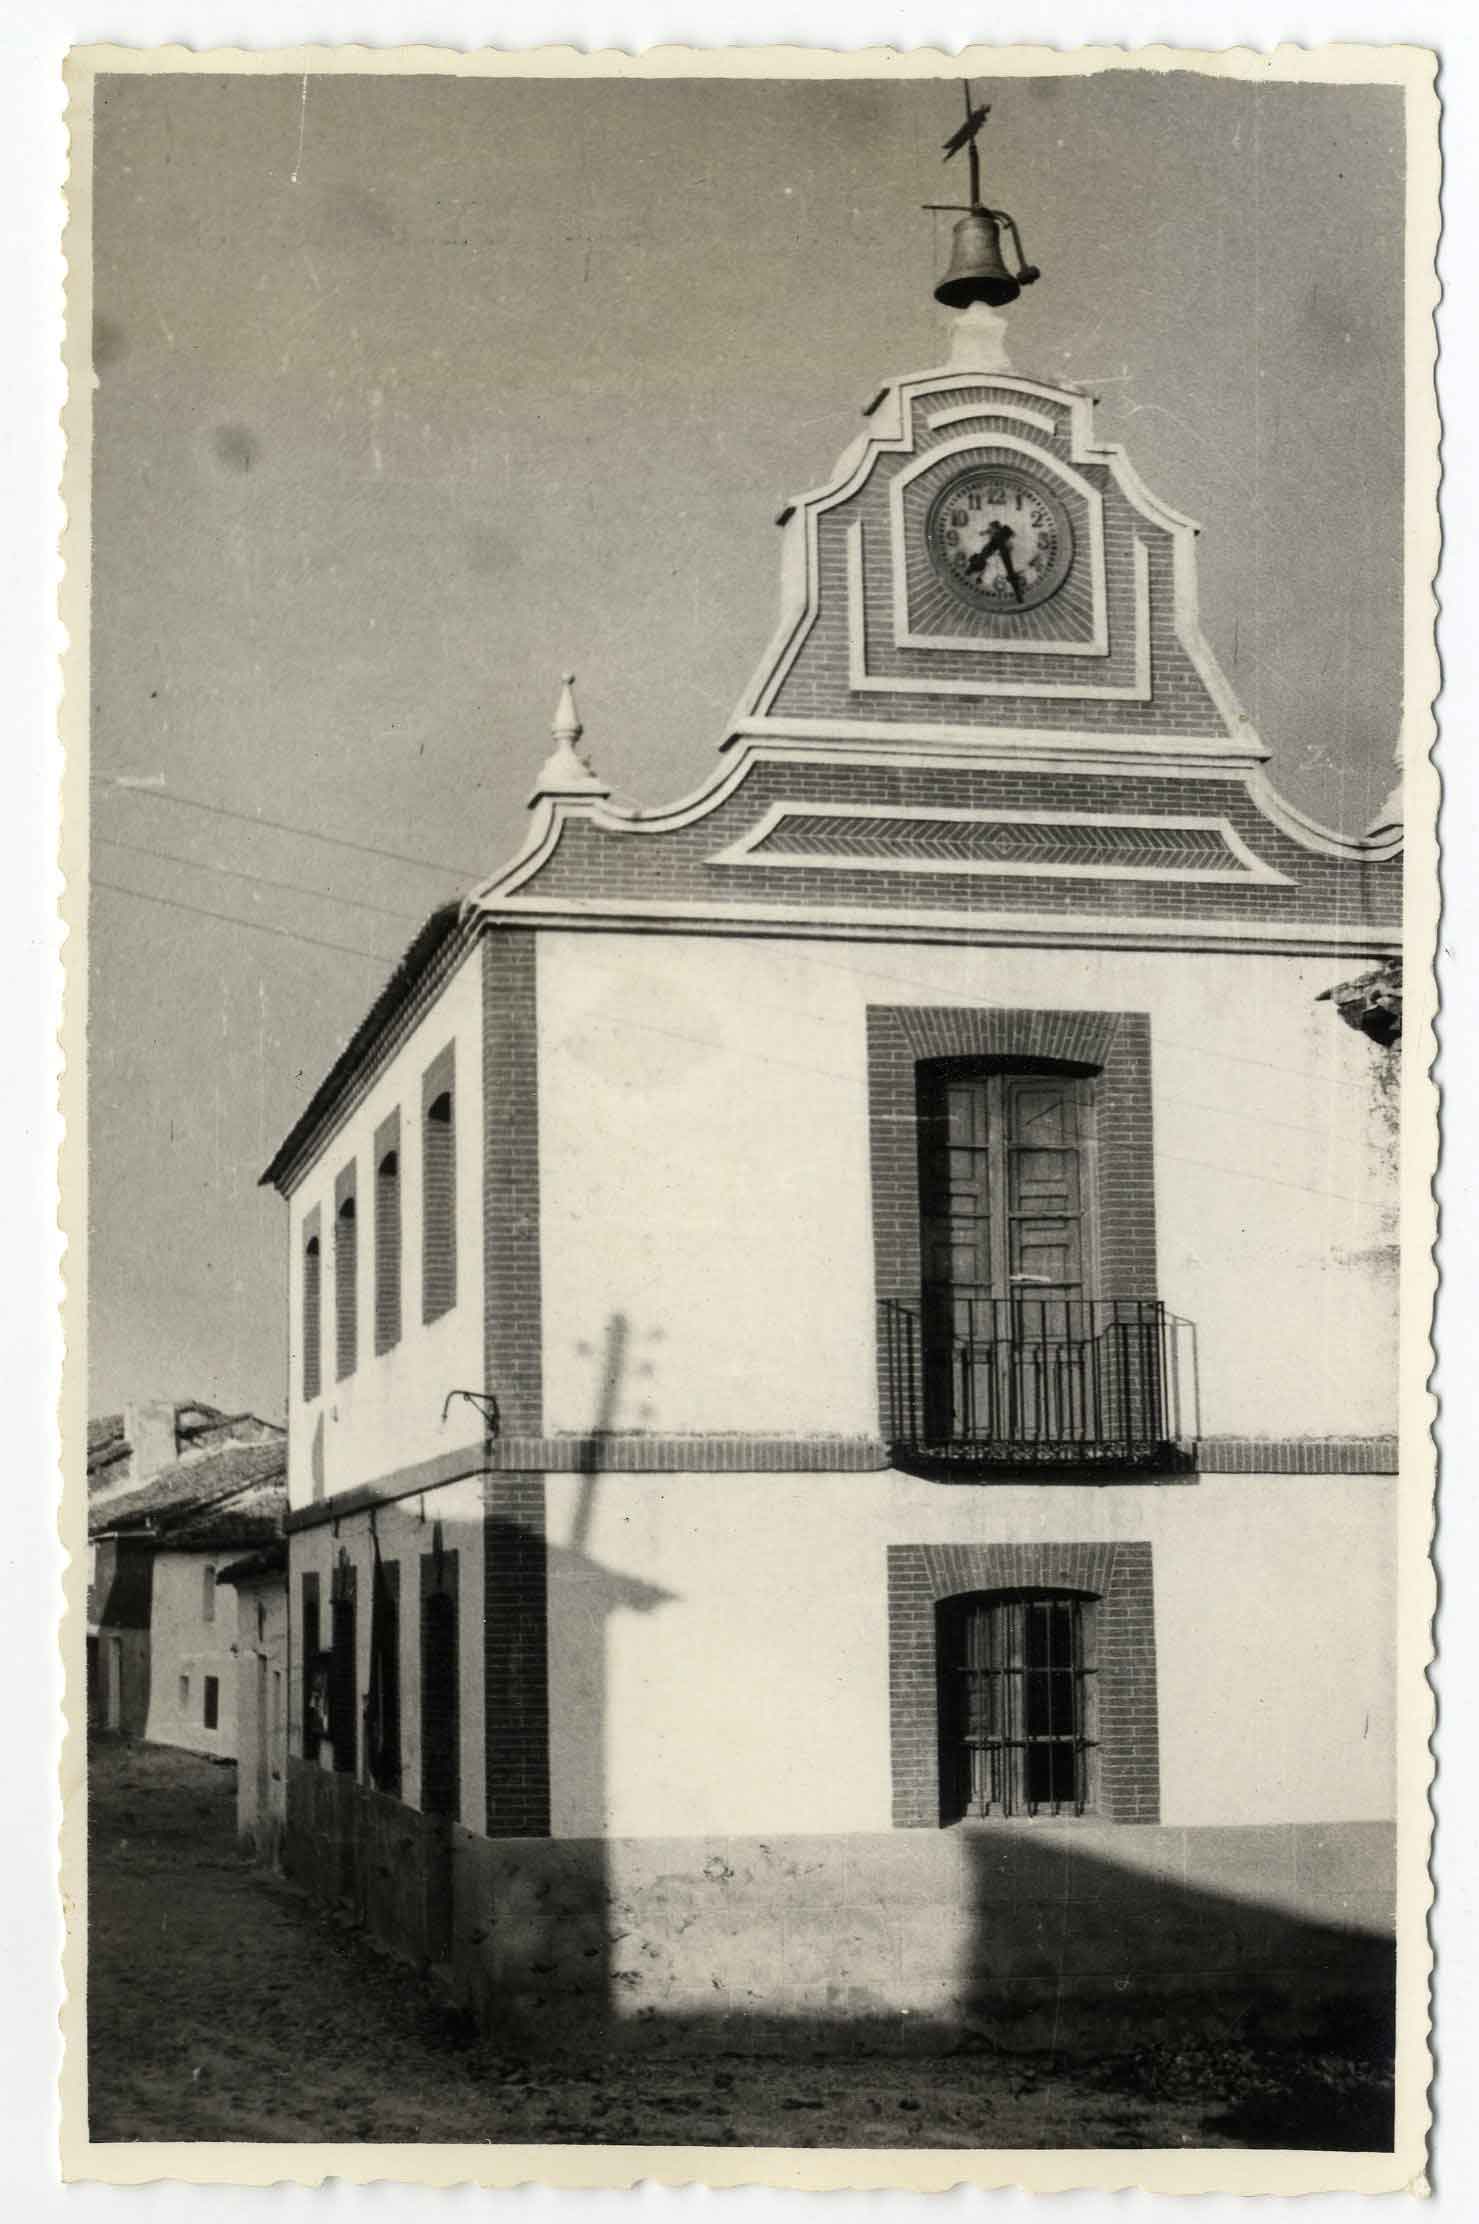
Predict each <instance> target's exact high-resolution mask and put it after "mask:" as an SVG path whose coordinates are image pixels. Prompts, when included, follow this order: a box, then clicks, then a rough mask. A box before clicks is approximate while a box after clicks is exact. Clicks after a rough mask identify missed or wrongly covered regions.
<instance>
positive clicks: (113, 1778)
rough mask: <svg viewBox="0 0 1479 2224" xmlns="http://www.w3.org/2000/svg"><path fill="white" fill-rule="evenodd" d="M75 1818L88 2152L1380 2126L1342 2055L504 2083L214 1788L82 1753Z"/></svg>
mask: <svg viewBox="0 0 1479 2224" xmlns="http://www.w3.org/2000/svg"><path fill="white" fill-rule="evenodd" d="M90 1794H91V1814H90V1845H91V1871H92V1873H91V1922H92V1930H91V1945H90V1963H89V1984H88V2013H89V2072H90V2079H91V2122H92V2134H93V2137H94V2138H95V2139H99V2140H115V2139H118V2140H124V2139H211V2140H252V2141H258V2140H267V2141H274V2140H279V2141H290V2140H349V2141H359V2140H371V2141H378V2140H395V2141H408V2140H425V2141H475V2142H486V2143H505V2142H517V2143H524V2142H559V2143H561V2144H570V2143H581V2144H584V2143H593V2144H609V2143H613V2142H618V2143H621V2144H630V2145H640V2146H673V2145H684V2146H688V2145H693V2146H748V2145H758V2146H778V2147H788V2146H789V2147H834V2146H836V2147H897V2146H917V2145H929V2146H933V2147H947V2148H961V2147H1077V2146H1096V2147H1141V2146H1150V2147H1166V2146H1172V2147H1185V2146H1219V2147H1228V2146H1340V2147H1348V2148H1352V2147H1362V2146H1365V2145H1367V2144H1368V2143H1370V2142H1371V2141H1372V2140H1373V2139H1381V2138H1382V2137H1383V2132H1382V2129H1381V2127H1382V2124H1383V2119H1384V2118H1385V2120H1386V2122H1387V2123H1389V2122H1390V2107H1391V2101H1390V2087H1389V2085H1388V2084H1387V2083H1386V2082H1385V2081H1384V2080H1383V2077H1382V2075H1381V2072H1380V2070H1379V2068H1377V2067H1376V2066H1375V2065H1374V2064H1373V2063H1372V2062H1371V2061H1370V2060H1369V2059H1363V2057H1362V2054H1361V2052H1360V2051H1359V2050H1358V2049H1355V2048H1352V2049H1351V2050H1350V2051H1348V2052H1334V2053H1331V2052H1326V2053H1321V2054H1319V2055H1311V2054H1308V2053H1298V2054H1295V2053H1291V2052H1288V2051H1283V2050H1271V2049H1267V2048H1257V2047H1253V2046H1246V2045H1228V2044H1225V2043H1222V2044H1218V2045H1215V2046H1214V2045H1212V2044H1210V2043H1209V2044H1208V2045H1206V2046H1203V2047H1200V2048H1198V2047H1195V2046H1193V2047H1187V2046H1182V2047H1177V2048H1171V2047H1164V2048H1146V2049H1143V2050H1141V2051H1140V2052H1138V2053H1137V2054H1135V2055H1132V2056H1127V2057H1120V2058H1118V2059H1116V2060H1113V2061H1106V2062H1102V2063H1098V2064H1094V2065H1089V2066H1084V2065H1077V2066H1074V2065H1069V2064H1064V2063H1062V2062H1054V2061H1053V2060H1051V2059H1050V2058H1046V2057H1030V2056H1022V2055H1010V2056H1008V2055H991V2054H986V2053H980V2052H974V2051H973V2052H970V2053H962V2054H959V2055H952V2056H949V2057H947V2058H943V2059H930V2060H925V2061H921V2060H900V2059H894V2058H868V2059H864V2060H830V2059H828V2060H813V2061H799V2062H798V2061H766V2060H755V2059H752V2058H750V2057H746V2056H740V2055H733V2056H718V2057H716V2056H711V2055H705V2056H704V2057H703V2058H702V2059H693V2060H691V2061H680V2060H676V2059H674V2058H672V2057H670V2056H668V2057H663V2058H661V2059H658V2060H640V2059H631V2060H625V2061H619V2062H613V2063H602V2064H600V2065H593V2064H575V2063H561V2064H558V2065H551V2064H550V2063H547V2062H523V2061H519V2060H514V2059H510V2058H509V2057H507V2056H506V2055H503V2054H501V2053H499V2052H498V2051H497V2050H496V2049H495V2048H493V2047H491V2046H489V2045H488V2044H487V2042H486V2041H484V2040H482V2039H480V2038H479V2036H478V2034H477V2032H476V2031H475V2030H474V2029H473V2028H472V2027H471V2025H470V2024H469V2022H468V2020H467V2019H466V2018H465V2017H463V2016H461V2015H459V2014H458V2013H457V2012H456V2011H455V2010H452V2009H450V2008H449V2007H448V2006H447V2005H446V2004H445V2003H444V2002H443V2001H442V2000H441V1999H440V1997H439V1996H438V1995H437V1994H436V1993H435V1992H434V1990H433V1989H432V1988H431V1987H430V1986H429V1985H428V1984H426V1983H425V1982H423V1981H422V1980H421V1979H420V1978H419V1977H418V1976H416V1975H415V1974H414V1973H412V1972H410V1971H408V1970H406V1969H405V1968H403V1967H402V1966H401V1965H399V1964H398V1963H395V1962H392V1961H390V1960H389V1959H388V1958H386V1957H384V1956H382V1955H381V1954H379V1953H378V1952H376V1951H375V1950H374V1949H373V1948H372V1947H371V1946H370V1944H369V1943H368V1941H367V1940H366V1939H365V1938H364V1936H363V1935H362V1934H359V1933H356V1932H355V1931H354V1930H352V1929H351V1928H350V1927H348V1925H347V1924H346V1923H343V1922H341V1921H339V1920H338V1919H336V1918H334V1917H332V1916H330V1915H327V1914H325V1913H324V1912H323V1911H321V1910H320V1909H318V1908H317V1907H315V1906H314V1905H313V1904H312V1903H311V1902H309V1901H308V1900H306V1899H305V1898H304V1897H303V1896H302V1895H301V1894H300V1893H298V1892H297V1891H295V1890H294V1889H293V1888H292V1887H290V1886H289V1885H287V1884H285V1883H284V1882H283V1881H282V1880H281V1879H280V1878H276V1877H273V1876H271V1875H269V1874H268V1873H266V1872H265V1871H264V1870H262V1869H260V1868H257V1867H255V1866H253V1865H252V1864H251V1863H250V1862H248V1861H246V1860H244V1859H243V1858H242V1857H241V1855H240V1854H239V1853H238V1852H237V1849H236V1839H235V1823H234V1816H235V1771H234V1769H232V1768H230V1767H222V1766H217V1765H214V1764H213V1763H211V1762H209V1761H205V1760H201V1759H198V1758H196V1757H195V1756H193V1755H189V1754H183V1753H174V1752H170V1751H167V1750H165V1749H163V1748H159V1747H149V1746H128V1745H122V1744H117V1743H111V1742H104V1743H100V1744H98V1745H96V1746H95V1747H94V1749H93V1753H92V1761H91V1773H90Z"/></svg>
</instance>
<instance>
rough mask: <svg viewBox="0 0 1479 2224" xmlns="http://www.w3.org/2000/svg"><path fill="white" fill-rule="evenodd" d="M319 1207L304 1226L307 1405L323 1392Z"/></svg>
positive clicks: (304, 1372) (322, 1293)
mask: <svg viewBox="0 0 1479 2224" xmlns="http://www.w3.org/2000/svg"><path fill="white" fill-rule="evenodd" d="M318 1228H319V1221H318V1210H317V1207H315V1209H314V1210H313V1211H312V1212H311V1213H310V1214H309V1215H308V1218H307V1220H306V1221H305V1222H304V1230H305V1234H304V1242H303V1399H304V1403H305V1404H307V1403H308V1402H309V1401H310V1400H311V1399H313V1398H316V1397H317V1396H318V1394H319V1391H320V1390H321V1389H322V1388H323V1302H324V1286H323V1258H322V1254H321V1251H320V1247H319V1233H318Z"/></svg>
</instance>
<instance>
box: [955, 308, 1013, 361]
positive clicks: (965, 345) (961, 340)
mask: <svg viewBox="0 0 1479 2224" xmlns="http://www.w3.org/2000/svg"><path fill="white" fill-rule="evenodd" d="M947 367H948V368H949V369H950V370H952V371H1009V370H1010V369H1011V367H1012V366H1011V364H1010V363H1009V362H1008V360H1007V320H1006V318H1005V317H1004V316H1001V315H999V314H998V312H997V311H996V310H995V309H993V308H991V307H990V306H989V305H988V304H987V303H986V302H984V301H973V302H972V303H971V305H970V307H969V308H968V309H962V310H961V312H960V315H959V316H958V317H957V318H956V319H955V321H954V324H953V325H952V327H951V332H950V361H949V364H948V366H947Z"/></svg>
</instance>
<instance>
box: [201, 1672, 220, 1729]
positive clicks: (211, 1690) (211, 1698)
mask: <svg viewBox="0 0 1479 2224" xmlns="http://www.w3.org/2000/svg"><path fill="white" fill-rule="evenodd" d="M220 1716H221V1685H220V1680H219V1678H218V1677H216V1676H207V1677H206V1679H205V1726H206V1728H207V1729H208V1730H214V1729H215V1728H216V1727H217V1726H218V1724H219V1722H220Z"/></svg>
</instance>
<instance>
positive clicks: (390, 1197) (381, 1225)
mask: <svg viewBox="0 0 1479 2224" xmlns="http://www.w3.org/2000/svg"><path fill="white" fill-rule="evenodd" d="M400 1340H401V1120H400V1114H399V1113H398V1112H392V1114H391V1115H390V1118H389V1119H388V1120H384V1121H382V1122H381V1124H380V1126H379V1128H378V1129H377V1130H376V1134H375V1349H376V1351H377V1352H382V1351H389V1350H391V1348H392V1347H393V1346H394V1345H396V1344H398V1343H399V1342H400Z"/></svg>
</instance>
